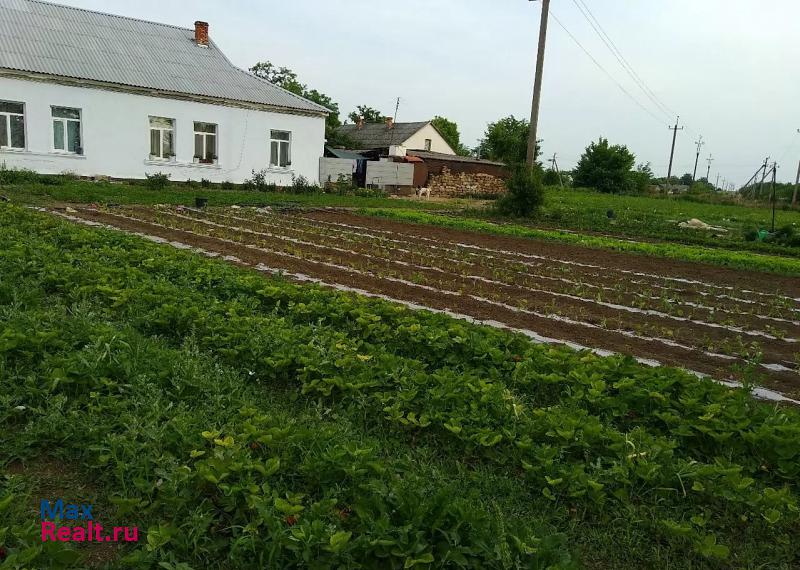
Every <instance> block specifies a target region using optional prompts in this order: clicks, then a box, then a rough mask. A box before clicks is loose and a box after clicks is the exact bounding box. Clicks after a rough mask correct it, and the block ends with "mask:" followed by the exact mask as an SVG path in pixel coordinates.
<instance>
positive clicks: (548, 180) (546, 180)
mask: <svg viewBox="0 0 800 570" xmlns="http://www.w3.org/2000/svg"><path fill="white" fill-rule="evenodd" d="M542 184H544V185H545V186H558V185H559V184H561V180H560V179H559V176H558V172H556V171H555V170H553V169H552V168H550V169H548V170H546V171H545V173H544V176H542Z"/></svg>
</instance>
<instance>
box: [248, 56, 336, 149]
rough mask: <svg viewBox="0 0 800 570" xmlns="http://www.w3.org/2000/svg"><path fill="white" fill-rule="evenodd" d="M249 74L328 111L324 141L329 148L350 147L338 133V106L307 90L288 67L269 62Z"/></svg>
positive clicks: (321, 94)
mask: <svg viewBox="0 0 800 570" xmlns="http://www.w3.org/2000/svg"><path fill="white" fill-rule="evenodd" d="M250 73H252V74H253V75H255V76H256V77H260V78H261V79H264V80H266V81H269V82H270V83H272V84H273V85H277V86H278V87H281V88H283V89H286V90H287V91H290V92H292V93H294V94H295V95H300V96H301V97H304V98H306V99H308V100H309V101H313V102H314V103H316V104H317V105H322V106H323V107H325V108H326V109H328V111H329V113H328V116H327V117H326V119H325V139H326V140H327V141H328V144H330V145H331V146H350V142H351V141H350V140H349V138H348V137H345V136H344V135H342V134H340V133H339V132H338V129H339V127H341V126H342V122H341V120H339V105H338V104H337V103H336V102H335V101H334V100H333V99H332V98H331V97H330V96H329V95H326V94H324V93H322V92H320V91H317V90H316V89H309V88H308V87H307V86H306V85H305V84H304V83H301V82H300V81H299V80H298V78H297V74H296V73H295V72H294V71H292V70H291V69H289V68H288V67H276V66H275V65H273V64H272V63H271V62H269V61H260V62H258V63H256V64H255V65H254V66H253V67H251V68H250Z"/></svg>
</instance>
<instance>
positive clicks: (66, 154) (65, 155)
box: [0, 148, 86, 160]
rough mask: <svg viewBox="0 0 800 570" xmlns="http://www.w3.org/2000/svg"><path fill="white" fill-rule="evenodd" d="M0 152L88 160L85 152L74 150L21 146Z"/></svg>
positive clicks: (2, 149) (1, 149) (0, 150)
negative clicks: (32, 148)
mask: <svg viewBox="0 0 800 570" xmlns="http://www.w3.org/2000/svg"><path fill="white" fill-rule="evenodd" d="M0 153H8V154H23V155H27V156H48V157H54V156H58V157H60V158H72V159H78V160H86V155H85V154H75V153H74V152H55V151H51V152H34V151H32V150H25V149H21V148H0Z"/></svg>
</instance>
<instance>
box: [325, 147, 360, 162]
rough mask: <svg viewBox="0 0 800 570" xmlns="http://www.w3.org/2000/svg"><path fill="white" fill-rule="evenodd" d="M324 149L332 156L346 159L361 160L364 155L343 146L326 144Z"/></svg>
mask: <svg viewBox="0 0 800 570" xmlns="http://www.w3.org/2000/svg"><path fill="white" fill-rule="evenodd" d="M325 150H326V151H328V152H329V153H330V154H332V155H333V156H334V158H346V159H347V160H363V159H364V157H363V156H362V155H360V154H358V153H357V152H356V151H354V150H347V149H344V148H333V147H329V146H326V147H325Z"/></svg>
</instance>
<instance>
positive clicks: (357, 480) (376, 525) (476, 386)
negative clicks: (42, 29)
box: [0, 206, 800, 570]
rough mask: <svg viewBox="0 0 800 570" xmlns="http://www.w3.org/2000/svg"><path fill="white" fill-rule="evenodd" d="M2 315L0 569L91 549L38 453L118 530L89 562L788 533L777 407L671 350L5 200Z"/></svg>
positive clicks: (548, 559) (378, 560)
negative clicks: (48, 489)
mask: <svg viewBox="0 0 800 570" xmlns="http://www.w3.org/2000/svg"><path fill="white" fill-rule="evenodd" d="M320 225H321V224H320ZM304 227H305V226H304ZM226 231H227V230H226ZM226 239H227V238H226ZM408 263H411V262H410V261H409V262H408ZM755 297H758V296H757V295H756V296H754V297H753V302H756V300H755ZM759 299H760V300H759V301H758V302H764V303H772V302H773V300H772V299H771V298H769V297H764V298H760V297H759ZM776 314H778V313H776ZM0 324H1V325H2V326H0V383H1V385H0V398H1V399H2V404H3V405H2V406H1V407H0V449H1V450H2V452H3V453H2V455H1V456H0V465H2V466H3V469H5V470H6V473H5V475H4V476H3V477H0V512H2V514H3V517H4V523H3V528H2V529H0V539H2V541H3V543H4V544H5V548H6V549H7V550H6V551H5V554H6V558H5V560H4V561H2V562H0V564H4V565H6V566H8V567H11V568H18V567H28V568H31V567H35V568H48V567H85V566H86V564H85V562H84V561H85V560H86V559H87V557H88V553H89V551H90V550H91V548H93V546H92V545H86V546H85V547H84V548H80V549H77V550H73V549H71V548H69V547H67V546H65V545H63V544H61V543H58V544H56V543H46V544H42V543H41V541H40V540H38V538H39V537H38V535H37V532H38V525H37V521H36V520H35V517H34V515H32V512H33V511H34V510H35V508H36V506H35V504H34V501H35V499H36V497H37V496H38V493H40V491H41V487H39V486H37V485H40V484H41V483H42V481H41V480H38V479H36V477H34V476H33V475H31V473H33V471H34V469H33V467H32V466H35V465H36V463H37V461H39V460H41V459H42V458H48V459H49V460H50V461H55V462H59V463H61V464H62V465H63V467H64V469H65V470H70V471H73V472H75V473H78V474H79V476H80V477H82V478H84V479H86V480H87V481H88V482H90V483H91V484H92V486H93V487H94V488H95V489H96V495H97V496H96V499H95V503H96V514H97V515H103V514H106V513H111V514H113V517H114V521H115V523H116V524H126V525H136V526H138V527H140V528H142V529H143V533H142V534H143V538H142V540H141V543H140V544H135V545H129V546H128V547H127V548H123V549H121V550H120V552H119V553H118V559H114V560H113V561H111V562H110V563H109V564H110V566H111V567H120V566H129V567H135V568H167V569H176V570H177V569H180V570H188V569H191V568H195V569H200V568H204V569H205V568H252V567H269V568H293V567H294V568H333V567H337V568H338V567H349V568H376V567H380V568H444V567H447V568H523V567H524V568H547V567H549V568H572V567H577V566H579V565H585V566H589V567H593V566H600V567H613V568H642V567H659V568H668V567H681V568H684V567H689V566H691V567H697V568H701V567H710V568H715V567H729V566H742V567H754V566H781V565H783V566H787V567H788V566H791V565H793V564H795V563H796V562H797V561H798V559H800V558H799V557H800V545H798V543H797V541H796V533H797V530H798V526H799V523H800V511H799V510H798V502H797V497H798V481H800V447H798V446H797V441H798V438H799V437H800V414H798V412H797V411H795V410H794V409H793V408H788V409H787V408H782V407H776V406H774V405H767V404H764V403H761V402H758V401H755V400H753V399H752V398H751V397H750V396H749V395H748V394H747V393H746V392H745V391H743V390H730V389H728V388H725V387H722V386H720V385H718V384H716V383H714V382H710V381H703V380H699V379H698V378H696V377H695V376H693V375H690V374H687V373H685V372H682V371H680V370H675V369H670V368H650V367H646V366H642V365H640V364H638V363H636V362H635V361H634V360H633V359H632V358H630V357H623V356H613V357H599V356H597V355H595V354H592V353H590V352H586V351H583V352H576V351H573V350H570V349H568V348H564V347H555V346H550V345H544V344H536V343H533V342H531V341H530V340H529V339H528V338H527V337H525V336H523V335H519V334H512V333H509V332H506V331H502V330H497V329H494V328H489V327H479V326H475V325H470V324H467V323H464V322H463V321H457V320H453V319H450V318H448V317H446V316H443V315H437V314H431V313H428V312H424V311H414V310H410V309H408V308H406V307H404V306H402V305H398V304H393V303H387V302H384V301H380V300H375V299H367V298H364V297H359V296H357V295H353V294H350V293H344V292H336V291H332V290H330V289H326V288H320V287H317V286H309V285H305V286H300V285H296V284H293V283H291V282H287V281H284V280H281V279H274V278H266V277H264V276H263V275H262V274H260V273H257V272H253V271H248V270H245V269H241V268H237V267H234V266H232V265H230V264H227V263H223V262H220V261H215V260H210V259H207V258H205V257H203V256H199V255H196V254H194V253H191V252H185V251H178V250H176V249H174V248H171V247H167V246H159V245H156V244H152V243H149V242H147V241H145V240H142V239H140V238H137V237H135V236H129V235H125V234H123V233H120V232H113V231H107V230H101V229H95V228H85V227H81V226H78V225H75V224H71V223H69V222H65V221H63V220H59V219H56V218H54V217H51V216H47V215H44V214H38V213H33V212H30V211H24V210H21V209H19V208H15V207H10V206H0ZM20 465H21V467H20ZM12 467H14V468H13V469H12ZM45 483H46V481H45Z"/></svg>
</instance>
